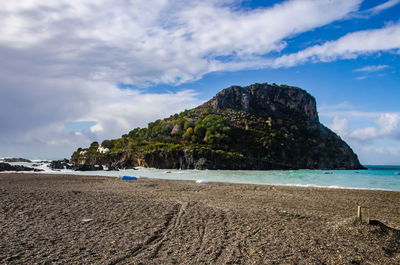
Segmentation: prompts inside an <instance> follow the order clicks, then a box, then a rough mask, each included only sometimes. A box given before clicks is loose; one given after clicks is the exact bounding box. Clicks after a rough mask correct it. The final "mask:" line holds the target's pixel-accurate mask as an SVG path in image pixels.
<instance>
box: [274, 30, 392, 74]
mask: <svg viewBox="0 0 400 265" xmlns="http://www.w3.org/2000/svg"><path fill="white" fill-rule="evenodd" d="M398 49H400V23H396V24H390V25H387V26H385V27H384V28H380V29H373V30H364V31H358V32H354V33H349V34H347V35H345V36H343V37H341V38H340V39H338V40H335V41H329V42H326V43H324V44H322V45H315V46H312V47H309V48H307V49H304V50H302V51H299V52H297V53H293V54H289V55H283V56H281V57H279V58H277V59H276V60H275V61H274V67H291V66H294V65H298V64H303V63H306V62H309V61H312V62H330V61H334V60H337V59H351V58H356V57H358V56H359V55H361V54H370V53H374V52H378V51H388V50H395V51H398Z"/></svg>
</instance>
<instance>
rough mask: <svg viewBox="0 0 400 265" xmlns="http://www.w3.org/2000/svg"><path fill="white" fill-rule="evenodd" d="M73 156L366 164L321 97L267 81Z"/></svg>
mask: <svg viewBox="0 0 400 265" xmlns="http://www.w3.org/2000/svg"><path fill="white" fill-rule="evenodd" d="M71 162H72V164H73V165H75V166H77V165H80V166H95V165H104V166H107V167H108V168H109V169H118V168H133V167H136V166H143V167H154V168H176V169H263V170H264V169H363V166H362V165H361V164H360V162H359V160H358V158H357V155H356V154H355V153H354V152H353V151H352V149H351V148H350V147H349V146H348V145H347V144H346V143H345V142H344V141H343V140H342V139H341V138H340V137H339V136H337V135H336V134H335V133H334V132H332V131H331V130H330V129H328V128H327V127H325V126H324V125H323V124H321V123H320V122H319V118H318V112H317V107H316V102H315V99H314V97H312V96H311V95H310V94H309V93H307V92H306V91H305V90H303V89H300V88H297V87H291V86H286V85H280V86H278V85H276V84H267V83H264V84H253V85H250V86H246V87H240V86H232V87H229V88H226V89H224V90H222V91H221V92H219V93H218V94H217V95H216V96H215V97H214V98H212V99H211V100H209V101H207V102H205V103H204V104H202V105H200V106H198V107H196V108H194V109H191V110H185V111H184V112H181V113H179V114H175V115H172V116H170V117H169V118H166V119H164V120H157V121H155V122H151V123H149V125H148V127H147V128H136V129H133V130H132V131H130V132H129V133H128V134H125V135H123V136H122V137H121V138H118V139H112V140H104V141H103V142H102V143H101V144H99V143H97V142H94V143H92V144H91V145H90V147H88V148H79V149H78V150H77V151H76V152H75V153H74V154H73V155H72V157H71Z"/></svg>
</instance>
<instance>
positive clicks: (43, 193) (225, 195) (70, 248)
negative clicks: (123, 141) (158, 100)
mask: <svg viewBox="0 0 400 265" xmlns="http://www.w3.org/2000/svg"><path fill="white" fill-rule="evenodd" d="M0 200H1V201H0V202H1V204H0V226H1V230H0V264H399V263H400V192H390V191H370V190H350V189H349V190H347V189H323V188H310V187H307V188H303V187H284V186H267V185H243V184H229V183H207V184H196V183H195V182H193V181H173V180H159V179H139V180H137V181H128V182H127V181H122V180H119V179H115V178H107V177H97V176H74V175H46V174H17V173H15V174H10V173H2V174H0ZM357 205H362V206H366V207H369V209H370V216H371V219H372V220H373V221H372V224H369V225H367V224H360V223H358V222H357V221H356V219H355V216H356V214H357Z"/></svg>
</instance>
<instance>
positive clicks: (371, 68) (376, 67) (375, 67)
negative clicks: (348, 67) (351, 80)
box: [354, 65, 389, 72]
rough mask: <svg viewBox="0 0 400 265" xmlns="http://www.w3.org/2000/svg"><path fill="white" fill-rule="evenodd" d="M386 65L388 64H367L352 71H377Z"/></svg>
mask: <svg viewBox="0 0 400 265" xmlns="http://www.w3.org/2000/svg"><path fill="white" fill-rule="evenodd" d="M388 67H389V65H368V66H365V67H361V68H357V69H355V70H354V72H377V71H380V70H382V69H385V68H388Z"/></svg>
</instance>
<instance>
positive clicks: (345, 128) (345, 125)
mask: <svg viewBox="0 0 400 265" xmlns="http://www.w3.org/2000/svg"><path fill="white" fill-rule="evenodd" d="M329 128H331V129H332V130H333V131H334V132H335V133H337V134H339V135H342V136H343V135H348V134H349V131H350V126H349V121H348V120H347V119H346V118H340V117H339V116H335V117H334V118H333V123H332V124H330V125H329Z"/></svg>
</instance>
